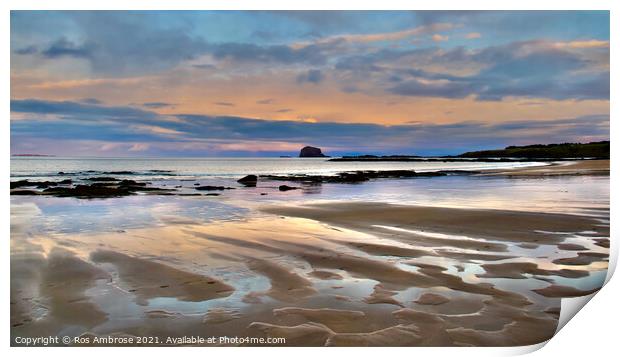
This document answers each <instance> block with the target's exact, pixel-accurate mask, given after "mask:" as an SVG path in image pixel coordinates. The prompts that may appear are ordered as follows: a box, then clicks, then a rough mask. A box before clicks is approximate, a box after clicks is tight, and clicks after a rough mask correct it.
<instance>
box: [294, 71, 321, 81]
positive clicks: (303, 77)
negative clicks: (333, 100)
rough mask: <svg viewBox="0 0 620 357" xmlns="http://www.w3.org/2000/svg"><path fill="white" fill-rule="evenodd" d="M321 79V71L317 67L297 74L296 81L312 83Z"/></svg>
mask: <svg viewBox="0 0 620 357" xmlns="http://www.w3.org/2000/svg"><path fill="white" fill-rule="evenodd" d="M322 80H323V73H322V72H321V71H320V70H318V69H311V70H308V71H307V72H305V73H301V74H299V75H298V76H297V83H300V84H303V83H313V84H317V83H320V82H321V81H322Z"/></svg>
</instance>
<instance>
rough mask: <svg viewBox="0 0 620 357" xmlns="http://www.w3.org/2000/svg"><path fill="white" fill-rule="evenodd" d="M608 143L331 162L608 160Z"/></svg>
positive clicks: (364, 158)
mask: <svg viewBox="0 0 620 357" xmlns="http://www.w3.org/2000/svg"><path fill="white" fill-rule="evenodd" d="M609 152H610V145H609V141H597V142H591V143H585V144H581V143H563V144H548V145H542V144H539V145H526V146H508V147H506V148H504V149H499V150H482V151H469V152H465V153H463V154H460V155H456V156H439V157H424V156H416V155H383V156H377V155H359V156H343V157H339V158H333V159H329V161H412V162H462V161H478V162H527V161H532V160H533V159H535V160H537V161H569V160H575V159H599V160H604V159H609Z"/></svg>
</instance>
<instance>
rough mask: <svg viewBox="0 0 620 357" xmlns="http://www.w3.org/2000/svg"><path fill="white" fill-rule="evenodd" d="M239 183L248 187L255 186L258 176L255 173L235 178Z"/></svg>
mask: <svg viewBox="0 0 620 357" xmlns="http://www.w3.org/2000/svg"><path fill="white" fill-rule="evenodd" d="M237 182H239V183H240V184H242V185H244V186H248V187H256V183H257V182H258V177H257V176H256V175H247V176H244V177H242V178H240V179H238V180H237Z"/></svg>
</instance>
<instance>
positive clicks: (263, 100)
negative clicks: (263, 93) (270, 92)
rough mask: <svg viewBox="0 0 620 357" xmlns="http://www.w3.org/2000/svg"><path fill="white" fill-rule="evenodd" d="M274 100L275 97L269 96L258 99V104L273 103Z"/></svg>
mask: <svg viewBox="0 0 620 357" xmlns="http://www.w3.org/2000/svg"><path fill="white" fill-rule="evenodd" d="M274 102H275V99H273V98H267V99H261V100H257V101H256V104H273V103H274Z"/></svg>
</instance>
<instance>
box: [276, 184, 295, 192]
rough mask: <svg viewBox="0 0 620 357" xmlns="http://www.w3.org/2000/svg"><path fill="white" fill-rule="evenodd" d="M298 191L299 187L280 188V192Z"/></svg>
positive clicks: (285, 186) (284, 186)
mask: <svg viewBox="0 0 620 357" xmlns="http://www.w3.org/2000/svg"><path fill="white" fill-rule="evenodd" d="M297 189H299V187H291V186H287V185H280V187H278V190H280V191H290V190H297Z"/></svg>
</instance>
